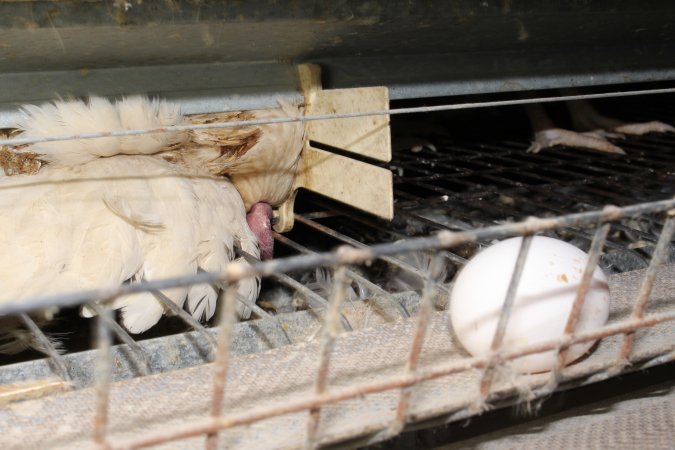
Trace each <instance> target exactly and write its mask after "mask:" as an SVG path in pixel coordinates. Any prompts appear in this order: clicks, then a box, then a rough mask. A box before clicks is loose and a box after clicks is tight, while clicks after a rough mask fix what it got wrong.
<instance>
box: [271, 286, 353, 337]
mask: <svg viewBox="0 0 675 450" xmlns="http://www.w3.org/2000/svg"><path fill="white" fill-rule="evenodd" d="M269 276H270V277H271V278H274V279H275V280H277V281H279V282H280V283H283V284H285V285H286V286H288V287H290V288H291V289H295V291H296V292H298V293H299V294H300V295H302V296H303V297H304V298H305V300H306V301H307V306H309V307H310V309H312V310H313V311H317V312H321V311H325V310H326V309H328V300H326V299H325V298H323V297H321V296H320V295H319V294H317V293H316V292H314V291H312V290H311V289H309V288H307V287H306V286H305V285H303V284H302V283H299V282H298V281H297V280H295V279H293V278H291V277H290V276H288V275H286V274H284V273H271V274H269ZM340 324H341V325H342V328H344V329H345V330H347V331H352V330H353V328H352V325H351V324H350V323H349V321H348V320H347V318H346V317H345V316H344V314H340Z"/></svg>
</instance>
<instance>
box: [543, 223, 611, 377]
mask: <svg viewBox="0 0 675 450" xmlns="http://www.w3.org/2000/svg"><path fill="white" fill-rule="evenodd" d="M609 227H610V224H609V223H604V224H601V225H600V226H599V227H598V228H596V230H595V235H594V236H593V241H592V242H591V248H590V250H589V251H588V261H586V267H585V268H584V273H583V274H582V276H581V281H579V287H578V288H577V295H576V297H575V299H574V303H572V309H571V310H570V313H569V316H568V317H567V323H566V324H565V330H564V331H563V336H566V337H569V336H571V335H572V334H573V333H574V327H575V326H576V324H577V320H578V319H579V314H580V313H581V307H582V306H583V304H584V301H585V300H586V294H587V293H588V289H589V288H590V286H591V280H592V279H593V274H594V273H595V270H596V268H597V266H598V261H599V260H600V254H601V253H602V247H603V246H604V244H605V239H606V238H607V233H609ZM568 351H569V348H566V349H558V350H556V353H557V355H556V358H555V362H554V364H555V365H554V368H553V371H552V375H551V382H552V383H556V384H557V381H558V378H559V377H560V369H561V368H562V367H563V366H564V361H565V357H566V356H567V353H568Z"/></svg>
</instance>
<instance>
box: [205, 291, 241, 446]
mask: <svg viewBox="0 0 675 450" xmlns="http://www.w3.org/2000/svg"><path fill="white" fill-rule="evenodd" d="M236 304H237V285H236V284H230V285H229V286H227V288H226V290H225V304H224V305H222V309H221V311H220V328H219V331H218V346H217V353H216V361H215V363H214V367H213V394H212V396H211V417H212V418H213V419H214V420H216V419H218V418H220V416H221V414H222V408H223V399H224V398H225V384H226V383H227V371H228V368H229V363H230V344H231V343H232V328H233V327H234V323H235V315H236V308H235V306H236ZM205 448H206V450H216V449H217V448H218V433H217V432H216V430H214V432H212V433H210V434H209V435H208V436H207V437H206V446H205Z"/></svg>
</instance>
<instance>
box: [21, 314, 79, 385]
mask: <svg viewBox="0 0 675 450" xmlns="http://www.w3.org/2000/svg"><path fill="white" fill-rule="evenodd" d="M19 317H20V318H21V321H22V322H23V323H24V325H25V326H26V328H28V330H29V331H30V332H31V333H33V336H35V338H36V339H37V340H38V342H40V345H41V346H42V348H43V350H44V353H46V354H47V356H49V360H50V361H51V363H52V366H53V367H52V370H54V371H55V372H56V375H58V376H59V378H61V379H62V380H63V381H71V380H72V378H71V376H70V373H68V364H66V361H65V360H64V359H63V357H62V356H61V355H60V354H59V351H58V350H57V349H56V347H54V344H52V341H50V340H49V338H48V337H47V336H46V335H45V334H44V333H43V332H42V330H41V329H40V327H38V326H37V324H36V323H35V322H34V321H33V319H31V318H30V316H29V315H28V314H26V313H21V314H19Z"/></svg>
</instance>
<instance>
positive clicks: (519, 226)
mask: <svg viewBox="0 0 675 450" xmlns="http://www.w3.org/2000/svg"><path fill="white" fill-rule="evenodd" d="M672 208H675V199H668V200H660V201H655V202H646V203H640V204H636V205H629V206H624V207H616V206H607V207H606V208H605V209H603V210H601V211H586V212H581V213H574V214H567V215H563V216H557V217H551V218H536V217H531V218H529V219H527V220H524V221H519V222H510V223H506V224H502V225H495V226H491V227H485V228H480V229H476V230H471V231H461V232H452V231H447V230H442V231H440V232H438V233H436V234H435V235H432V236H428V237H418V238H411V239H408V240H406V241H400V242H395V243H386V244H377V245H372V246H370V247H367V248H352V247H348V246H345V247H341V249H340V250H338V251H334V252H327V253H317V254H312V255H300V256H291V257H288V258H280V259H273V260H269V261H264V262H259V263H256V264H248V263H245V262H240V261H235V262H230V263H229V264H227V265H226V266H225V268H224V269H223V271H222V272H221V273H209V272H200V273H198V274H196V275H190V276H181V277H173V278H166V279H163V280H155V281H144V282H139V283H133V284H125V285H122V286H118V287H114V288H108V289H97V290H88V291H78V292H74V293H71V294H59V295H50V296H40V297H31V298H26V299H22V300H14V301H9V302H5V303H3V304H1V305H0V314H18V313H21V312H27V311H32V310H36V309H44V308H49V307H54V306H56V307H68V306H75V305H79V304H82V303H86V302H88V301H91V299H92V298H93V299H106V298H111V297H118V296H122V295H129V294H134V293H137V292H145V291H154V290H159V289H167V288H172V287H178V286H187V285H190V284H199V283H220V282H234V281H239V280H241V279H243V278H246V277H251V276H274V275H276V274H279V273H288V272H292V271H295V270H307V269H313V268H316V267H319V266H331V265H336V264H337V265H339V264H361V263H366V262H369V261H372V260H373V259H375V258H381V257H387V256H391V255H396V254H401V253H409V252H415V251H428V250H438V249H446V248H450V247H454V246H456V245H460V244H464V243H467V242H477V241H484V240H491V239H502V238H505V237H509V236H516V235H518V236H521V235H523V234H528V233H538V232H542V231H546V230H552V229H557V228H562V227H570V226H584V225H593V224H595V223H597V222H598V221H599V220H603V221H616V220H619V219H624V218H628V217H636V216H640V215H642V214H648V213H656V212H662V211H665V210H668V209H672Z"/></svg>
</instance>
